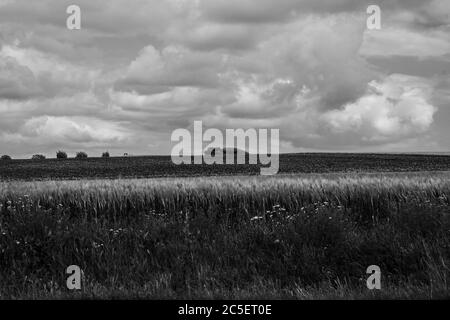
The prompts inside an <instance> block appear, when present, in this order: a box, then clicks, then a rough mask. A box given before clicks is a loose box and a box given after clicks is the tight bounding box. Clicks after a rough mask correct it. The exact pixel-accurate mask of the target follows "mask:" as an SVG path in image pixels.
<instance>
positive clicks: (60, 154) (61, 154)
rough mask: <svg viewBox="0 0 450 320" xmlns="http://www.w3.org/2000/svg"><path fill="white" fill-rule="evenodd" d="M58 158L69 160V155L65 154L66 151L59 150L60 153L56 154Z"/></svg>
mask: <svg viewBox="0 0 450 320" xmlns="http://www.w3.org/2000/svg"><path fill="white" fill-rule="evenodd" d="M56 158H57V159H67V153H66V152H64V151H61V150H59V151H58V152H57V153H56Z"/></svg>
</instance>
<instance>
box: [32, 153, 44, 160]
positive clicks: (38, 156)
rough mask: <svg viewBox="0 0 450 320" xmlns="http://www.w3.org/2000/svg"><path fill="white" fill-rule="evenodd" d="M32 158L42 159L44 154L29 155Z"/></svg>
mask: <svg viewBox="0 0 450 320" xmlns="http://www.w3.org/2000/svg"><path fill="white" fill-rule="evenodd" d="M31 159H33V160H44V159H45V156H44V155H43V154H35V155H33V156H32V157H31Z"/></svg>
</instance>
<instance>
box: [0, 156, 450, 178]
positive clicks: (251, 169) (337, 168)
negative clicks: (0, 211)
mask: <svg viewBox="0 0 450 320" xmlns="http://www.w3.org/2000/svg"><path fill="white" fill-rule="evenodd" d="M447 170H450V156H442V155H401V154H332V153H324V154H319V153H311V154H282V155H280V170H279V173H288V174H292V173H327V172H407V171H412V172H417V171H447ZM259 173H260V169H259V166H258V165H178V166H177V165H175V164H173V163H172V161H171V158H170V157H168V156H146V157H118V158H108V159H102V158H88V159H82V160H79V159H66V160H62V159H47V160H11V161H0V180H45V179H52V180H54V179H82V178H89V179H96V178H150V177H167V176H177V177H190V176H213V175H259Z"/></svg>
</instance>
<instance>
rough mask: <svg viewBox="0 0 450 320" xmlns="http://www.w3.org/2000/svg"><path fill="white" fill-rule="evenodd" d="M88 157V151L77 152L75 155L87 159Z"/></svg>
mask: <svg viewBox="0 0 450 320" xmlns="http://www.w3.org/2000/svg"><path fill="white" fill-rule="evenodd" d="M87 157H88V155H87V153H86V152H83V151H80V152H77V155H76V156H75V158H77V159H86V158H87Z"/></svg>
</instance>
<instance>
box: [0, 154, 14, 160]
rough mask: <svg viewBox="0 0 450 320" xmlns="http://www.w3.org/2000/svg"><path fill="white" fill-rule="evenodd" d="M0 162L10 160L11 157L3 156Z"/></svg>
mask: <svg viewBox="0 0 450 320" xmlns="http://www.w3.org/2000/svg"><path fill="white" fill-rule="evenodd" d="M0 160H11V157H10V156H8V155H6V154H5V155H3V156H1V157H0Z"/></svg>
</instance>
